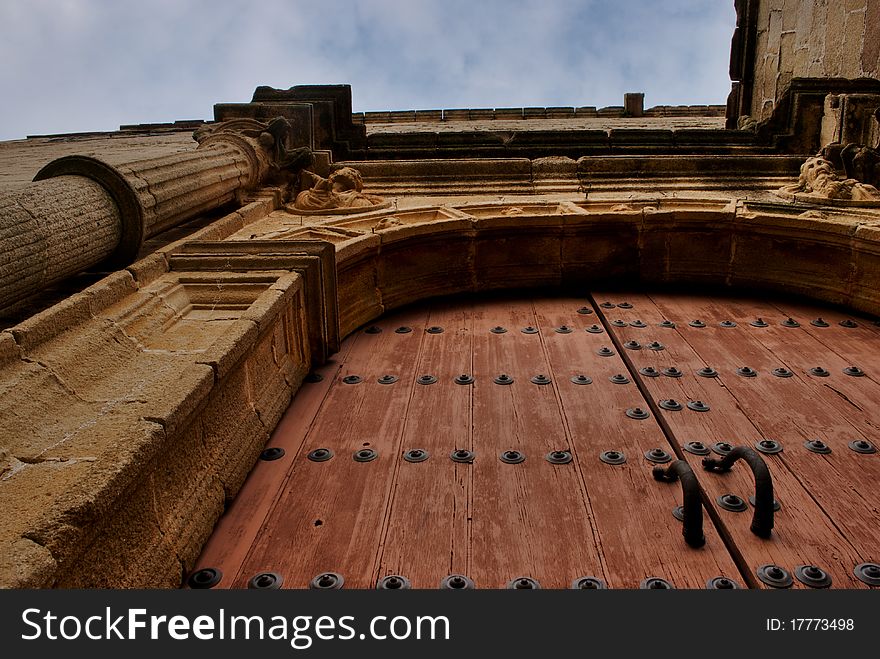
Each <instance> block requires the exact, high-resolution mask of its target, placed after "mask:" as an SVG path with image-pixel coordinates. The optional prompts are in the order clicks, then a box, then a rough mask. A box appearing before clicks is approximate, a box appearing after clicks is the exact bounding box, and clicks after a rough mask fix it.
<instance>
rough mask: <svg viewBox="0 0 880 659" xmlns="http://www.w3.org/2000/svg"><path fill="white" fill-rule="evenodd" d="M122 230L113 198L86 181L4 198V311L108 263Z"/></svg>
mask: <svg viewBox="0 0 880 659" xmlns="http://www.w3.org/2000/svg"><path fill="white" fill-rule="evenodd" d="M121 226H122V221H121V216H120V214H119V209H118V207H117V206H116V203H115V202H114V201H113V197H111V196H110V195H109V194H108V193H107V191H106V190H105V189H104V188H103V187H101V186H100V185H99V184H98V183H96V182H95V181H92V180H91V179H88V178H85V177H82V176H59V177H58V178H53V179H48V180H45V181H40V182H38V183H32V184H31V185H29V186H28V187H27V188H25V189H24V190H22V191H20V192H17V193H15V194H8V195H3V196H0V307H4V306H6V305H7V304H10V303H12V302H14V301H16V300H19V299H21V298H23V297H25V296H26V295H29V294H30V293H33V292H35V291H38V290H40V289H41V288H44V287H45V286H47V285H49V284H51V283H54V282H57V281H59V280H61V279H64V278H65V277H68V276H70V275H71V274H74V273H77V272H80V271H82V270H84V269H86V268H88V267H90V266H92V265H94V264H96V263H100V262H101V261H104V260H105V259H107V258H109V257H110V255H111V254H113V251H114V249H115V248H116V245H117V244H118V243H119V240H120V237H121Z"/></svg>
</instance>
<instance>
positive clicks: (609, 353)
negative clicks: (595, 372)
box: [596, 346, 614, 357]
mask: <svg viewBox="0 0 880 659" xmlns="http://www.w3.org/2000/svg"><path fill="white" fill-rule="evenodd" d="M596 354H597V355H599V356H600V357H613V356H614V351H613V350H612V349H611V348H609V347H608V346H602V347H601V348H599V349H598V350H597V351H596Z"/></svg>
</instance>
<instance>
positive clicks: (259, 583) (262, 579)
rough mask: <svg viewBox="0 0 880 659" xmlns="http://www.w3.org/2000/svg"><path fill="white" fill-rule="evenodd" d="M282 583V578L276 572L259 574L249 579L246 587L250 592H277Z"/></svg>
mask: <svg viewBox="0 0 880 659" xmlns="http://www.w3.org/2000/svg"><path fill="white" fill-rule="evenodd" d="M283 583H284V578H283V577H282V576H281V575H280V574H278V573H276V572H261V573H260V574H255V575H254V576H252V577H251V579H250V581H248V585H247V587H248V588H250V589H251V590H278V589H279V588H281V584H283Z"/></svg>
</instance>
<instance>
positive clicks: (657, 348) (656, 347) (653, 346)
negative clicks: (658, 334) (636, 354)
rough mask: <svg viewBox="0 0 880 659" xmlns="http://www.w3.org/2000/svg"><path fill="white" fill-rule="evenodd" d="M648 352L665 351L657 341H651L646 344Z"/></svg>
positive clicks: (664, 347)
mask: <svg viewBox="0 0 880 659" xmlns="http://www.w3.org/2000/svg"><path fill="white" fill-rule="evenodd" d="M648 350H654V351H655V352H660V351H661V350H666V346H665V345H663V344H662V343H660V342H659V341H651V342H650V343H649V344H648Z"/></svg>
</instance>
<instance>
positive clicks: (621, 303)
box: [617, 302, 633, 309]
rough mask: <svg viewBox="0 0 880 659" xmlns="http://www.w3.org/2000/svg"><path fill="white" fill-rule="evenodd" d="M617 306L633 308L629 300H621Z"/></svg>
mask: <svg viewBox="0 0 880 659" xmlns="http://www.w3.org/2000/svg"><path fill="white" fill-rule="evenodd" d="M617 308H618V309H632V308H633V305H631V304H630V303H629V302H619V303H618V304H617Z"/></svg>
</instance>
